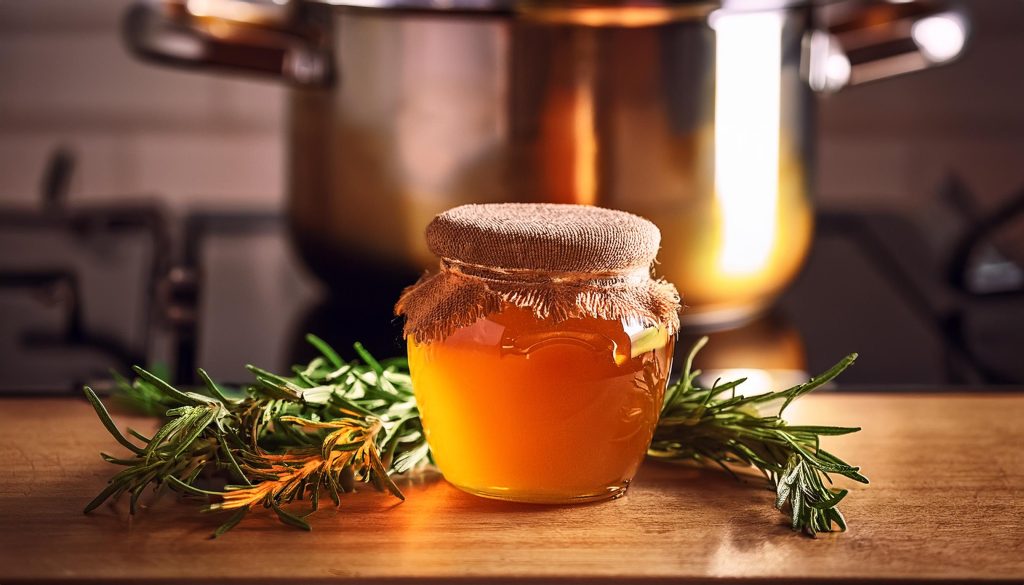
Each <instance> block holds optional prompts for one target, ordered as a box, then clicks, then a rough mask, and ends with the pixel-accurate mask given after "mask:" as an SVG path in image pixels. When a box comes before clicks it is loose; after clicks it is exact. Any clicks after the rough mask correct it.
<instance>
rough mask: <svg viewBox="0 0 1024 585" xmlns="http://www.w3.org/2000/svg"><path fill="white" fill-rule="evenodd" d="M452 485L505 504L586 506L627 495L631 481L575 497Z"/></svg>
mask: <svg viewBox="0 0 1024 585" xmlns="http://www.w3.org/2000/svg"><path fill="white" fill-rule="evenodd" d="M448 483H450V484H451V485H453V486H455V487H456V488H458V489H460V490H462V491H464V492H466V493H467V494H472V495H474V496H479V497H481V498H487V499H489V500H502V501H504V502H516V503H520V504H548V505H565V504H586V503H589V502H600V501H603V500H614V499H616V498H621V497H622V496H624V495H626V490H627V489H628V488H629V480H626V481H624V482H622V483H621V484H620V485H615V486H609V487H606V488H603V489H599V490H596V491H593V492H585V493H581V494H575V495H564V494H552V493H544V492H521V491H512V490H509V489H504V488H483V489H481V488H473V487H468V486H464V485H459V484H457V483H454V482H451V481H449V482H448Z"/></svg>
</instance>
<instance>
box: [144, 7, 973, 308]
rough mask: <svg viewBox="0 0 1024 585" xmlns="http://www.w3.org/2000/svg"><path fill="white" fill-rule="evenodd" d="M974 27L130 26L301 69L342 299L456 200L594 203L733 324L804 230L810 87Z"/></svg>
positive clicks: (251, 17) (775, 281) (766, 296)
mask: <svg viewBox="0 0 1024 585" xmlns="http://www.w3.org/2000/svg"><path fill="white" fill-rule="evenodd" d="M352 4H359V5H362V6H364V8H357V7H355V6H352ZM367 5H372V6H374V8H365V6H367ZM752 7H756V9H755V10H753V11H751V9H752ZM744 10H746V11H744ZM966 22H967V21H966V20H965V18H964V16H963V14H962V13H959V12H956V11H954V10H952V9H951V8H950V7H949V6H947V5H946V4H945V3H944V2H941V0H908V1H903V2H899V3H895V2H890V1H887V0H841V1H838V2H827V3H811V2H793V1H785V0H778V1H773V0H765V1H763V2H748V1H746V0H743V1H740V2H729V1H726V2H723V3H719V2H701V1H691V2H687V1H678V0H673V1H658V0H654V1H650V0H645V1H644V2H634V1H632V0H599V1H598V0H565V1H555V0H544V1H543V2H542V1H539V0H449V2H445V3H437V2H430V1H427V0H358V1H354V0H352V1H350V0H330V1H329V3H323V2H321V1H315V0H303V1H299V0H205V1H204V2H192V1H191V0H151V1H149V2H144V3H139V4H136V5H134V6H133V8H132V9H131V10H130V11H129V13H128V15H127V18H126V20H125V25H126V26H125V31H126V39H127V41H128V45H129V47H130V48H131V49H132V50H133V51H135V52H136V53H137V54H138V55H139V56H141V57H143V58H146V59H150V60H156V61H160V62H165V63H171V64H174V65H178V66H202V67H221V68H225V67H226V68H230V69H234V70H244V71H248V72H253V73H262V74H270V75H273V76H275V77H278V78H283V79H285V80H287V81H289V82H290V83H291V84H292V89H291V90H290V96H289V110H290V114H289V115H290V121H289V131H288V138H287V140H288V142H289V144H288V149H287V151H288V153H289V162H288V176H289V180H288V182H289V191H290V196H289V217H290V223H291V227H292V231H293V234H294V241H295V243H296V244H297V248H298V249H299V251H300V253H301V255H302V256H303V258H304V259H305V260H306V262H307V264H308V265H309V266H310V267H311V268H312V269H313V270H314V271H315V272H316V273H317V274H318V275H320V276H321V277H322V278H323V279H324V280H325V281H327V282H329V283H331V284H333V285H334V287H333V288H334V290H335V292H336V293H337V294H338V296H340V297H341V298H342V299H343V300H345V299H347V300H349V301H351V302H352V303H358V304H361V305H367V306H369V305H371V304H381V303H384V304H389V303H390V301H391V300H392V299H391V298H388V295H389V294H391V293H397V291H398V290H400V289H401V287H402V286H404V285H407V284H409V283H410V282H411V281H412V280H414V279H415V278H416V277H417V276H418V275H420V274H422V272H423V271H424V270H427V269H429V268H431V267H433V266H435V265H436V261H437V260H436V258H434V257H433V256H432V254H431V253H430V252H429V250H427V249H426V247H425V243H424V238H423V230H424V227H425V226H426V224H427V223H428V222H429V221H430V219H431V218H432V217H433V216H434V215H435V214H437V213H439V212H441V211H443V210H445V209H448V208H450V207H453V206H456V205H461V204H464V203H480V202H496V201H532V202H537V201H541V202H544V201H547V202H562V203H582V204H590V205H600V206H605V207H612V208H618V209H623V210H626V211H631V212H633V213H637V214H639V215H643V216H645V217H647V218H650V219H651V220H653V221H654V222H655V223H657V224H658V226H659V227H660V228H661V231H662V249H661V253H660V255H659V260H660V264H659V265H658V267H657V272H658V273H659V274H660V275H661V276H664V277H665V278H667V279H669V280H671V281H672V282H674V283H675V284H676V285H677V286H678V287H679V289H680V290H681V291H683V294H684V301H685V303H686V305H687V307H688V308H687V310H686V312H685V321H686V322H687V323H689V324H698V325H723V324H728V323H731V322H736V321H738V320H742V319H743V318H745V317H749V316H752V315H754V314H756V313H757V312H758V311H759V310H760V309H762V308H764V307H765V306H767V305H768V304H769V303H770V302H771V301H772V299H773V298H774V297H775V296H777V295H778V294H779V293H780V292H781V291H782V290H783V288H784V287H785V286H786V284H787V283H788V282H789V281H790V280H791V279H792V278H793V277H794V275H795V274H796V273H797V271H798V270H799V268H800V265H801V263H802V261H803V259H804V257H805V255H806V253H807V250H808V247H809V245H810V241H811V233H812V223H813V219H812V217H813V216H812V212H811V205H810V186H811V171H812V168H813V161H812V153H813V148H812V146H813V145H812V132H811V121H812V120H813V105H814V100H813V99H812V96H811V95H810V94H811V89H810V88H812V87H813V88H814V89H817V90H825V91H828V90H834V89H837V88H839V87H842V86H843V85H845V84H847V83H860V82H864V81H870V80H874V79H879V78H882V77H887V76H890V75H894V74H898V73H904V72H908V71H912V70H916V69H921V68H924V67H926V66H928V65H931V64H936V63H941V62H945V61H948V60H950V59H952V58H954V57H955V56H956V55H957V54H959V52H960V49H961V48H962V46H963V42H964V40H965V38H966ZM371 282H372V285H371V284H369V283H371ZM382 298H384V299H386V301H381V299H382Z"/></svg>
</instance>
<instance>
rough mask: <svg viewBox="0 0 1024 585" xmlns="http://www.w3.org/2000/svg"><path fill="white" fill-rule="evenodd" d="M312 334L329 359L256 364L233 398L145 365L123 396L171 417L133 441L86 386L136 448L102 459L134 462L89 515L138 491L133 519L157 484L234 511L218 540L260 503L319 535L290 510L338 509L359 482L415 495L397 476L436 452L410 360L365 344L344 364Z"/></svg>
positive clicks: (123, 384)
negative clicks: (280, 368)
mask: <svg viewBox="0 0 1024 585" xmlns="http://www.w3.org/2000/svg"><path fill="white" fill-rule="evenodd" d="M307 339H308V340H309V342H310V343H312V344H313V345H314V346H315V347H316V348H317V349H318V350H319V352H320V354H321V355H319V356H318V357H316V358H314V359H313V360H312V361H311V362H310V363H309V364H307V365H305V366H302V367H299V366H296V367H295V368H293V371H292V374H291V375H290V376H279V375H277V374H273V373H271V372H268V371H266V370H262V369H260V368H257V367H255V366H248V369H249V370H250V372H252V374H253V376H254V382H253V383H252V384H249V385H248V386H246V387H245V388H244V389H243V396H241V397H239V398H232V397H230V395H229V393H228V392H227V391H226V390H224V389H223V388H221V387H220V386H219V385H218V384H217V383H215V382H214V381H213V380H212V379H210V377H209V376H208V375H207V374H206V372H204V371H203V370H199V375H200V377H201V378H202V379H203V381H204V382H205V389H204V390H205V392H204V393H199V392H183V391H181V390H178V389H176V388H174V387H173V386H171V385H170V384H168V383H167V382H166V381H164V380H163V379H161V378H160V377H158V376H156V375H154V374H152V373H150V372H148V371H146V370H144V369H142V368H138V367H136V368H135V372H136V374H137V375H138V377H137V378H136V379H135V380H134V381H132V382H129V381H128V380H126V379H124V378H119V389H120V391H121V393H122V396H121V398H122V399H126V400H128V401H129V402H132V403H134V404H135V405H136V406H138V407H139V408H140V409H141V410H143V411H144V412H152V411H154V410H158V409H163V410H165V411H166V416H167V417H168V419H167V421H166V422H165V423H164V424H163V426H162V427H160V429H159V430H158V431H157V432H156V434H154V435H153V436H152V437H147V436H144V435H142V434H141V433H139V432H137V431H134V430H131V429H129V430H128V434H129V435H130V436H131V439H129V438H128V437H126V436H125V435H124V434H122V433H121V432H120V431H119V430H118V429H117V426H116V425H115V424H114V422H113V420H111V418H110V415H109V414H108V412H107V409H106V408H105V407H104V406H103V404H102V403H101V402H100V400H99V398H98V397H97V396H96V394H95V393H94V392H93V391H92V389H90V388H88V387H86V388H85V394H86V397H88V399H89V401H90V402H91V403H92V405H93V407H94V408H95V409H96V413H97V414H98V415H99V417H100V420H101V421H102V422H103V424H104V426H106V428H107V430H108V431H109V432H110V434H111V435H113V436H114V438H115V439H117V441H118V442H119V443H121V445H123V446H125V447H127V448H128V449H129V450H130V451H131V453H132V455H131V456H130V457H128V458H117V457H113V456H110V455H107V454H105V453H104V454H102V457H103V459H104V460H106V461H108V462H110V463H113V464H115V465H120V466H123V467H124V469H123V470H122V471H121V472H120V473H117V474H116V475H114V476H113V477H112V478H111V479H110V482H109V483H108V485H107V487H106V489H104V490H103V491H102V492H101V493H100V494H99V495H98V496H96V498H95V499H93V501H92V502H90V503H89V505H88V506H86V508H85V511H86V512H89V511H90V510H92V509H94V508H96V507H97V506H99V505H100V504H102V503H103V502H104V501H106V500H107V499H110V498H118V497H119V496H122V495H124V494H129V495H130V505H129V511H130V513H132V514H134V513H135V511H136V509H137V503H138V501H139V498H140V497H141V496H142V494H143V492H144V491H145V489H146V488H147V487H149V486H152V487H153V488H154V489H155V490H158V491H163V490H171V491H174V492H179V493H181V494H184V495H196V496H201V497H204V498H208V499H209V500H210V501H211V502H212V503H210V504H209V505H208V506H207V507H206V508H205V509H206V510H208V511H214V510H232V511H233V513H232V515H231V516H230V517H229V518H228V519H227V521H226V522H225V523H224V524H223V525H221V526H220V528H218V529H217V530H216V532H214V534H213V536H214V537H217V536H220V535H221V534H223V533H224V532H226V531H227V530H230V529H231V528H233V527H234V526H235V525H236V524H238V523H239V522H240V521H241V520H242V518H244V517H245V515H246V514H247V513H248V512H249V511H251V510H252V509H253V508H256V507H258V506H262V507H265V508H270V509H272V510H273V511H274V512H275V513H276V514H277V516H278V518H279V519H280V520H281V521H282V522H284V523H285V524H289V525H291V526H295V527H297V528H302V529H304V530H309V529H310V526H309V524H308V523H307V522H306V521H305V520H304V519H303V518H302V517H300V516H297V515H295V514H293V513H291V512H289V511H287V510H285V509H284V505H285V504H288V503H291V502H293V501H294V500H302V499H305V498H307V497H308V500H309V505H310V507H311V509H312V510H314V511H315V510H316V509H317V507H318V505H319V498H320V496H321V495H322V494H327V495H329V496H330V498H331V499H332V500H333V502H334V503H335V504H336V505H338V504H340V495H341V494H342V493H345V492H350V491H352V490H353V489H354V487H355V484H356V482H365V483H368V484H371V485H373V486H374V487H376V488H377V489H379V490H386V491H388V492H390V493H391V494H393V495H394V496H396V497H398V498H401V499H404V496H403V495H402V492H401V490H400V489H399V488H398V486H397V485H395V483H394V481H392V479H391V475H392V474H396V473H403V472H405V471H408V470H409V469H412V468H414V467H416V466H418V465H420V464H422V463H425V462H427V461H428V460H429V457H430V455H429V450H428V448H427V443H426V439H425V437H424V436H423V428H422V426H421V425H420V418H419V411H418V410H417V408H416V401H415V399H414V398H413V393H412V383H411V382H410V380H409V375H408V365H407V363H406V361H405V359H404V358H403V359H391V360H386V361H381V362H378V361H377V360H376V359H374V358H373V356H372V355H370V354H369V352H367V351H366V350H364V349H363V348H362V346H360V345H359V344H356V345H355V349H356V352H357V353H358V354H359V356H360V357H361V358H362V359H361V360H360V361H354V362H345V361H343V360H342V359H341V358H340V357H339V356H338V354H337V352H335V351H334V350H333V349H332V348H331V347H330V346H328V345H327V344H326V343H325V342H324V341H322V340H321V339H319V338H317V337H315V336H312V335H310V336H308V337H307ZM132 439H134V440H135V441H134V442H133V441H132ZM210 476H214V477H223V478H227V480H228V481H229V482H230V483H228V484H227V485H226V486H225V487H224V488H223V489H222V490H209V489H202V488H200V487H198V485H197V482H198V480H200V479H203V480H206V479H208V478H209V477H210ZM200 485H201V484H200Z"/></svg>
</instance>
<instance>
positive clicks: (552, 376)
mask: <svg viewBox="0 0 1024 585" xmlns="http://www.w3.org/2000/svg"><path fill="white" fill-rule="evenodd" d="M408 344H409V367H410V370H411V373H412V380H413V387H414V389H415V392H416V400H417V402H418V404H419V407H420V411H421V414H422V420H423V424H424V428H425V430H426V433H427V439H428V441H429V443H430V447H431V450H432V452H433V455H434V459H435V462H436V463H437V466H438V467H439V468H440V470H441V472H442V473H443V474H444V476H445V478H446V479H447V480H448V481H449V482H451V483H452V484H454V485H455V486H457V487H459V488H461V489H463V490H465V491H467V492H470V493H473V494H477V495H481V496H485V497H491V498H498V499H505V500H514V501H524V502H538V503H568V502H577V501H587V500H597V499H605V498H610V497H615V496H618V495H621V494H622V493H624V490H625V488H626V486H627V485H628V484H629V482H630V480H631V479H632V478H633V475H634V474H635V473H636V470H637V467H638V466H639V465H640V462H641V461H642V459H643V457H644V454H645V452H646V451H647V447H648V445H649V443H650V441H651V435H652V433H653V431H654V427H655V425H656V424H657V421H658V414H659V410H660V408H661V404H662V398H663V394H664V389H665V383H666V381H667V376H668V372H669V369H670V366H671V355H672V346H673V339H672V338H671V337H670V336H669V335H668V333H667V331H666V330H665V329H664V328H662V327H647V328H644V327H642V326H640V325H638V324H634V323H630V322H628V321H627V322H621V321H611V320H603V319H597V318H590V317H586V318H576V319H568V320H565V321H561V322H558V323H554V322H552V321H549V320H543V319H538V318H537V317H535V316H534V314H533V313H532V312H531V311H529V310H523V309H518V308H515V307H512V306H507V307H505V308H504V310H502V311H500V312H497V313H492V314H490V315H488V316H486V317H484V318H481V319H479V320H477V321H476V322H475V323H474V324H472V325H469V326H466V327H462V328H460V329H457V330H456V331H455V332H454V333H452V334H450V335H448V336H447V337H445V338H444V339H440V340H433V341H430V342H428V343H420V342H418V341H417V340H416V339H415V337H414V336H410V337H409V339H408Z"/></svg>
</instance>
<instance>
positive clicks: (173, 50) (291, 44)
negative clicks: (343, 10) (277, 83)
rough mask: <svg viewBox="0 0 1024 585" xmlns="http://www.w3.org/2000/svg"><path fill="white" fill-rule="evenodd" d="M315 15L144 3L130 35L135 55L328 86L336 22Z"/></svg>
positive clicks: (250, 2)
mask: <svg viewBox="0 0 1024 585" xmlns="http://www.w3.org/2000/svg"><path fill="white" fill-rule="evenodd" d="M313 12H315V7H307V6H299V5H298V3H295V2H290V1H287V0H285V1H282V0H201V1H197V0H187V1H186V0H150V1H139V2H136V3H135V4H133V5H132V6H131V7H130V8H129V10H128V12H127V13H126V15H125V18H124V22H123V34H124V39H125V42H126V44H127V45H128V48H129V49H130V50H131V51H132V52H133V53H134V54H135V55H137V56H138V57H140V58H141V59H144V60H148V61H153V62H156V63H162V64H168V65H175V66H181V67H192V68H215V69H228V70H235V71H244V72H249V73H256V74H260V75H265V76H271V77H276V78H279V79H283V80H285V81H288V82H291V83H295V84H297V85H305V86H318V85H328V84H330V83H331V82H332V81H333V76H334V67H333V65H332V60H331V52H330V50H329V44H328V43H329V40H328V38H329V35H328V30H327V29H328V26H329V19H326V18H317V17H316V15H315V14H313Z"/></svg>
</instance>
